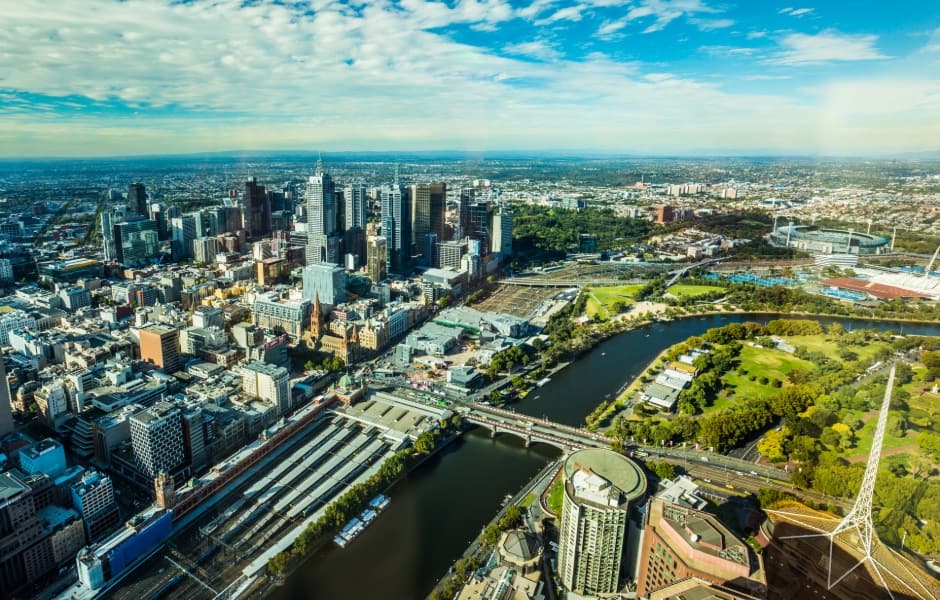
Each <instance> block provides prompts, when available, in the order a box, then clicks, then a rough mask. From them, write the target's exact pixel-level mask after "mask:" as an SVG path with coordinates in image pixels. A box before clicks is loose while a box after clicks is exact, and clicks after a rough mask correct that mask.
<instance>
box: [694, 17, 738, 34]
mask: <svg viewBox="0 0 940 600" xmlns="http://www.w3.org/2000/svg"><path fill="white" fill-rule="evenodd" d="M689 23H691V24H692V25H695V26H696V27H698V28H699V29H701V30H702V31H715V30H717V29H725V28H727V27H731V26H732V25H734V21H733V20H731V19H697V18H693V19H689Z"/></svg>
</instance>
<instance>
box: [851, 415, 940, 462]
mask: <svg viewBox="0 0 940 600" xmlns="http://www.w3.org/2000/svg"><path fill="white" fill-rule="evenodd" d="M848 414H851V415H852V417H851V418H848V417H846V418H845V419H843V420H842V422H843V423H844V422H846V421H849V422H851V421H852V420H854V419H855V418H859V419H863V420H864V421H865V426H864V427H862V428H861V429H860V430H858V431H856V432H855V437H856V441H855V446H854V447H853V448H849V449H848V450H846V451H845V452H843V453H842V454H841V455H840V456H841V457H842V458H844V459H846V460H848V461H850V462H859V461H866V460H868V455H869V453H870V452H871V443H872V439H873V438H874V437H875V427H877V426H878V411H877V410H875V411H871V412H870V413H867V414H866V413H863V412H860V411H849V413H848ZM889 415H890V416H891V417H895V416H898V415H901V413H900V412H899V411H893V410H890V411H889ZM889 418H890V417H889ZM889 422H890V421H889ZM917 435H918V434H917V431H915V430H914V429H908V430H907V432H906V434H905V435H904V437H896V436H893V435H891V431H890V428H889V430H888V431H885V440H884V444H882V446H881V451H882V453H883V454H884V455H885V456H892V455H894V454H896V453H897V452H899V450H898V449H901V450H900V452H902V453H904V454H922V452H921V450H920V448H919V447H918V446H917ZM908 446H909V447H910V448H906V447H908Z"/></svg>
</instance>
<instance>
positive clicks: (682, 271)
mask: <svg viewBox="0 0 940 600" xmlns="http://www.w3.org/2000/svg"><path fill="white" fill-rule="evenodd" d="M723 260H725V259H724V258H710V259H708V260H703V261H700V262H697V263H695V264H692V265H687V266H685V267H682V268H681V269H678V270H676V271H673V272H672V277H670V278H669V280H668V281H667V282H666V287H667V288H668V287H670V286H671V285H673V284H674V283H675V282H677V281H679V280H680V279H682V278H683V277H685V274H686V273H688V272H689V271H691V270H693V269H698V268H699V267H707V266H708V265H713V264H717V263H720V262H721V261H723Z"/></svg>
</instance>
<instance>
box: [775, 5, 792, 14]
mask: <svg viewBox="0 0 940 600" xmlns="http://www.w3.org/2000/svg"><path fill="white" fill-rule="evenodd" d="M791 12H793V7H792V6H788V7H786V8H781V9H780V10H778V11H777V14H778V15H788V14H790V13H791Z"/></svg>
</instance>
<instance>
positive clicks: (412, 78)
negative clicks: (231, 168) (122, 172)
mask: <svg viewBox="0 0 940 600" xmlns="http://www.w3.org/2000/svg"><path fill="white" fill-rule="evenodd" d="M7 4H8V6H5V7H4V9H5V10H4V27H3V30H2V31H0V72H2V73H3V74H4V75H3V78H2V80H0V119H2V122H3V127H2V128H0V156H3V157H9V158H27V157H28V158H45V159H54V158H86V157H87V158H112V157H129V156H134V157H138V156H165V155H174V156H175V155H190V154H193V153H212V152H220V151H223V152H232V150H231V149H233V148H234V149H237V148H263V149H266V151H270V150H276V151H283V150H287V151H289V150H290V149H292V148H311V149H323V150H324V151H328V150H330V149H331V148H334V149H335V148H343V149H345V150H347V151H350V152H356V151H369V150H370V149H372V148H395V147H398V148H410V149H411V150H408V151H409V152H420V151H439V150H437V149H439V148H458V149H463V150H458V151H468V150H466V149H472V150H469V152H472V153H479V152H481V150H479V149H491V150H484V151H483V152H490V153H492V152H530V151H529V150H524V149H526V148H538V149H543V148H581V149H582V150H577V151H568V150H564V151H562V153H565V154H577V155H580V154H585V153H591V154H592V155H593V154H612V155H617V156H622V155H630V156H647V157H653V156H657V157H658V156H670V157H673V156H687V157H698V156H755V155H759V156H813V157H829V156H832V157H859V158H872V157H894V156H898V155H907V154H909V153H921V152H926V153H936V152H938V151H940V148H938V143H937V140H938V139H940V80H938V78H937V77H936V76H933V75H930V74H931V73H938V72H940V7H938V5H937V4H936V3H928V2H919V3H911V4H909V5H908V6H904V8H903V10H901V9H899V8H898V7H897V6H894V5H891V4H886V3H884V2H880V1H879V0H858V1H857V2H854V3H852V4H851V5H849V4H846V3H845V2H840V1H839V0H814V2H812V3H807V4H792V5H787V4H785V3H783V2H780V3H779V4H778V3H767V2H738V3H727V2H719V1H718V0H362V1H358V2H349V1H347V0H340V1H338V2H327V3H322V2H312V0H300V1H298V2H276V1H274V0H258V1H252V2H245V1H242V0H186V1H178V0H120V1H119V0H82V1H81V2H66V1H64V0H17V2H10V3H7ZM519 148H523V150H521V151H520V150H518V149H519ZM583 149H587V150H583ZM236 151H237V150H236Z"/></svg>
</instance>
